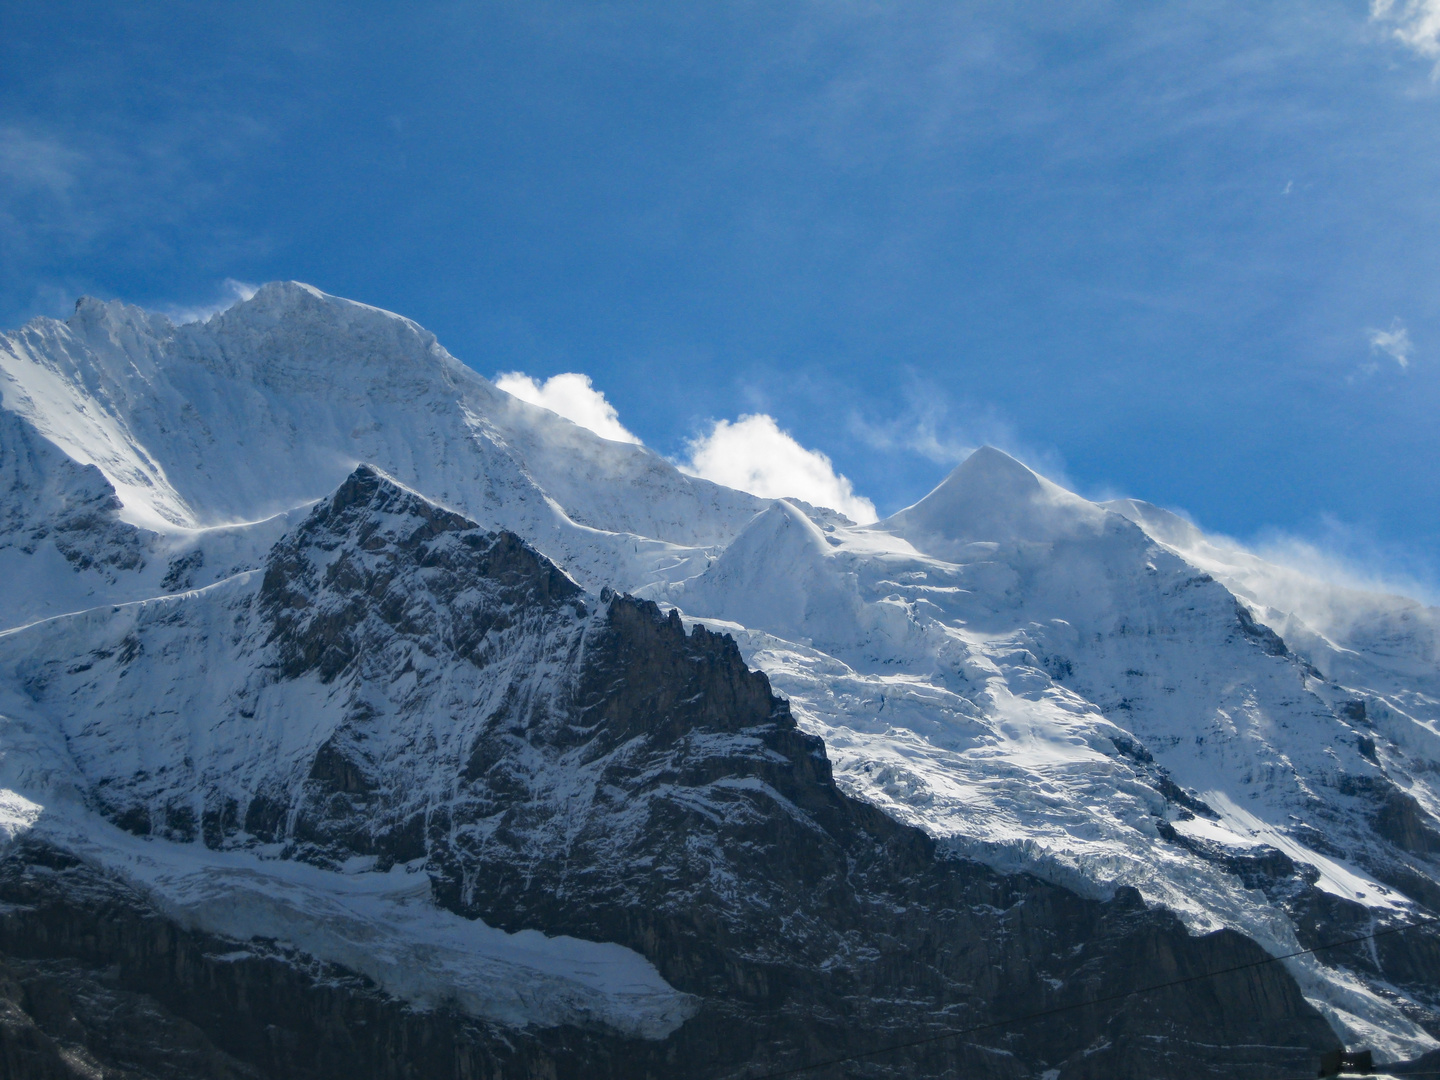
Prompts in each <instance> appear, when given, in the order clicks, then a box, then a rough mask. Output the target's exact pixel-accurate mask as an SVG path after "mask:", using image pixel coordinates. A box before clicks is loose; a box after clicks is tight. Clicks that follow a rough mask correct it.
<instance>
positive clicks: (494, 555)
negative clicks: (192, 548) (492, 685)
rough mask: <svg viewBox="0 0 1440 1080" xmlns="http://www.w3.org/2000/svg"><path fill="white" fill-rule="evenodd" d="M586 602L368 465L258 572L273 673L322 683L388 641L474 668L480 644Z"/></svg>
mask: <svg viewBox="0 0 1440 1080" xmlns="http://www.w3.org/2000/svg"><path fill="white" fill-rule="evenodd" d="M582 594H583V591H582V590H581V588H580V586H578V585H576V584H575V582H574V581H572V580H571V579H570V578H569V577H568V576H567V575H566V574H565V572H564V571H563V570H561V569H560V568H559V567H557V566H556V565H555V564H554V563H552V562H551V561H550V560H549V559H547V558H546V557H545V556H544V555H541V554H540V553H539V552H538V551H536V550H535V549H534V548H532V547H530V546H529V545H528V544H526V543H525V542H524V541H523V540H521V539H520V538H519V537H518V536H516V535H515V534H514V533H510V532H506V531H503V530H502V531H498V532H492V531H487V530H486V529H484V528H482V527H481V526H480V525H478V524H476V523H475V522H473V521H471V520H470V519H469V518H466V517H464V516H463V515H461V514H457V513H456V512H455V511H453V510H449V509H447V508H446V507H443V506H441V505H440V504H439V503H436V502H433V501H431V500H430V499H427V498H425V496H423V495H421V494H420V493H419V492H416V491H413V490H411V489H410V488H408V487H406V486H405V485H404V484H402V483H400V482H399V481H398V480H396V479H395V478H394V477H392V476H389V475H388V474H386V473H384V472H382V471H381V470H380V469H377V468H375V467H374V466H373V465H360V466H358V467H357V468H356V469H355V471H354V472H352V473H351V474H350V476H349V477H348V478H347V479H346V481H345V482H344V483H343V484H341V485H340V487H339V488H337V489H336V490H335V492H334V493H333V494H332V495H331V496H330V497H329V498H328V499H324V500H322V501H321V502H320V503H319V504H318V505H317V506H316V507H315V509H314V510H313V511H311V513H310V516H309V517H308V518H306V520H305V521H304V523H303V524H301V526H300V527H299V528H298V529H296V530H295V531H294V532H292V533H291V534H289V535H288V536H286V537H285V538H284V539H282V540H281V541H280V542H279V543H278V544H276V545H275V547H274V548H273V549H272V551H271V552H270V556H269V558H268V559H267V560H266V566H265V577H264V580H263V583H262V585H261V590H260V609H261V611H262V612H264V613H265V615H266V616H267V617H268V618H269V619H270V621H271V623H272V632H271V635H270V640H271V641H276V640H278V641H279V642H280V648H281V670H282V672H283V674H284V675H286V676H287V677H292V678H293V677H296V676H298V675H302V674H304V673H306V672H308V671H311V670H318V671H319V672H320V675H321V678H322V679H323V680H325V681H329V680H330V679H332V678H334V677H335V675H337V674H338V673H339V672H340V671H342V670H344V669H345V668H346V667H348V666H349V665H350V663H351V662H352V661H354V660H355V659H356V658H357V657H360V656H362V654H364V653H366V652H370V653H373V654H376V655H378V654H379V653H380V652H382V651H383V650H384V648H386V647H388V646H387V643H392V642H393V641H394V640H395V639H396V638H397V637H398V638H404V639H407V640H414V641H420V640H421V639H423V644H422V648H423V649H425V650H427V651H428V652H429V653H430V654H432V655H433V654H434V653H435V652H436V651H440V650H445V651H452V652H454V653H455V654H458V655H459V656H461V657H463V658H466V659H469V660H472V661H474V662H476V663H483V661H484V658H485V656H486V655H487V651H488V646H487V635H489V634H490V632H491V631H492V630H493V631H497V632H499V631H503V630H504V629H506V628H508V627H509V626H511V625H514V624H515V623H517V622H524V621H526V620H527V619H529V618H546V617H549V616H550V615H552V614H555V613H557V612H558V611H559V610H560V609H561V608H562V607H568V608H569V609H571V617H578V616H579V615H583V613H584V610H585V609H584V604H583V602H582V601H581V596H582Z"/></svg>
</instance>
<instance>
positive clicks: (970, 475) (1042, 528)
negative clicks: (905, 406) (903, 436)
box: [880, 446, 1105, 550]
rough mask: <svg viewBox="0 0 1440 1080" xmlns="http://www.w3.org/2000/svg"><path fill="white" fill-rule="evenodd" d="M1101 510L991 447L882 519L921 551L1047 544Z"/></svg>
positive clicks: (1094, 525) (1095, 523)
mask: <svg viewBox="0 0 1440 1080" xmlns="http://www.w3.org/2000/svg"><path fill="white" fill-rule="evenodd" d="M1104 518H1105V511H1104V510H1102V509H1101V508H1100V507H1098V506H1096V505H1095V504H1094V503H1091V502H1087V501H1086V500H1085V499H1082V498H1080V496H1078V495H1076V494H1074V493H1073V492H1070V491H1066V490H1065V489H1064V488H1062V487H1060V486H1059V485H1058V484H1054V483H1051V482H1050V481H1049V480H1046V479H1045V478H1044V477H1043V476H1040V475H1039V474H1037V473H1036V472H1034V471H1033V470H1031V469H1029V468H1027V467H1026V466H1025V465H1022V464H1021V463H1020V462H1018V461H1016V460H1015V459H1014V458H1013V457H1011V456H1010V455H1009V454H1006V453H1004V452H1003V451H1001V450H997V449H995V448H994V447H993V446H982V447H981V448H980V449H979V450H976V451H975V452H974V453H973V454H971V455H970V456H969V457H968V458H966V459H965V460H964V461H962V462H961V463H960V464H959V465H957V466H956V467H955V469H954V471H953V472H951V473H950V475H949V476H947V477H946V478H945V479H944V480H943V481H942V482H941V484H940V486H939V487H937V488H936V489H935V490H934V491H932V492H930V494H928V495H926V496H925V498H923V499H921V500H920V501H919V502H918V503H916V504H915V505H914V506H911V507H908V508H906V509H904V510H901V511H900V512H899V513H898V514H895V515H894V516H893V517H891V518H889V519H887V520H886V521H884V522H882V523H881V526H880V527H881V528H884V529H888V530H889V531H892V532H895V533H897V534H898V535H900V536H903V537H905V538H906V539H908V540H910V541H911V542H912V543H915V544H916V546H917V547H920V548H921V550H926V548H925V546H924V544H923V541H924V540H925V539H927V538H929V539H940V540H945V541H956V542H974V541H998V542H1001V543H1005V542H1013V541H1025V542H1031V543H1036V542H1041V543H1043V542H1047V541H1052V540H1056V539H1059V538H1060V537H1062V536H1067V535H1072V534H1074V533H1076V532H1079V531H1084V530H1089V531H1093V530H1095V529H1098V528H1099V527H1100V525H1101V523H1102V522H1103V521H1104Z"/></svg>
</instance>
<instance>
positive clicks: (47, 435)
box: [0, 282, 1440, 1080]
mask: <svg viewBox="0 0 1440 1080" xmlns="http://www.w3.org/2000/svg"><path fill="white" fill-rule="evenodd" d="M0 395H3V408H0V583H3V587H0V838H3V840H4V843H5V847H4V849H3V853H0V905H3V906H0V1006H3V1011H0V1059H3V1060H4V1062H5V1068H7V1069H8V1070H9V1072H8V1073H7V1075H13V1076H46V1077H49V1076H56V1077H71V1076H76V1077H78V1076H106V1077H110V1076H115V1077H120V1076H125V1077H129V1076H137V1077H141V1076H143V1077H150V1076H155V1077H162V1076H167V1077H168V1076H217V1077H218V1076H226V1077H229V1076H237V1077H238V1076H244V1077H250V1076H256V1077H262V1076H263V1077H282V1076H285V1077H288V1076H296V1077H301V1076H303V1077H317V1078H318V1077H330V1076H339V1075H341V1074H345V1075H347V1076H366V1077H371V1076H373V1077H408V1076H438V1075H454V1076H466V1077H470V1076H477V1077H478V1076H487V1077H488V1076H495V1077H501V1076H503V1077H511V1076H516V1077H519V1076H524V1077H530V1076H535V1077H539V1076H616V1077H620V1076H626V1077H629V1076H657V1077H658V1076H684V1077H697V1078H702V1077H703V1078H708V1077H717V1078H719V1077H735V1078H743V1077H749V1078H756V1077H760V1076H762V1075H768V1074H770V1073H774V1072H777V1071H783V1070H787V1069H802V1068H805V1069H810V1071H809V1072H807V1073H804V1075H813V1076H842V1075H844V1076H851V1075H854V1076H877V1077H879V1076H897V1077H898V1076H931V1075H933V1076H942V1075H943V1076H948V1075H955V1074H957V1072H958V1073H960V1074H963V1075H967V1076H972V1075H973V1076H983V1077H991V1076H993V1077H1044V1078H1046V1080H1060V1078H1064V1080H1071V1078H1078V1077H1102V1076H1104V1077H1117V1076H1137V1077H1138V1076H1175V1077H1189V1076H1207V1075H1208V1076H1217V1077H1220V1076H1223V1077H1237V1078H1238V1077H1249V1076H1260V1075H1291V1074H1294V1075H1300V1074H1302V1073H1309V1072H1310V1071H1311V1070H1313V1067H1314V1062H1315V1060H1316V1059H1317V1058H1318V1056H1319V1054H1320V1053H1321V1052H1322V1051H1324V1050H1329V1049H1332V1048H1334V1047H1338V1046H1341V1045H1345V1046H1350V1047H1362V1046H1363V1047H1367V1048H1371V1049H1373V1050H1374V1051H1375V1052H1376V1053H1377V1055H1378V1057H1379V1058H1380V1059H1382V1060H1390V1061H1412V1062H1413V1061H1426V1060H1427V1055H1428V1056H1429V1057H1428V1060H1429V1061H1432V1062H1433V1061H1435V1060H1436V1059H1437V1056H1440V1055H1437V1051H1440V933H1437V931H1436V929H1435V928H1434V927H1433V926H1428V925H1421V926H1418V927H1417V928H1413V929H1404V928H1405V927H1408V926H1410V925H1411V924H1416V923H1425V922H1426V920H1429V919H1432V918H1434V916H1435V913H1437V912H1440V779H1437V777H1440V726H1437V725H1440V610H1437V609H1435V608H1430V607H1426V606H1425V605H1423V604H1421V603H1418V602H1416V601H1413V600H1409V599H1406V598H1404V597H1400V596H1392V595H1384V594H1377V593H1366V592H1360V591H1356V590H1352V589H1346V588H1342V587H1340V586H1337V585H1334V584H1330V583H1327V582H1324V581H1319V580H1315V579H1312V578H1307V577H1305V576H1303V575H1301V574H1299V573H1297V572H1295V571H1293V570H1289V569H1286V568H1283V567H1279V566H1275V565H1271V564H1268V563H1266V562H1264V561H1263V560H1261V559H1259V558H1257V557H1256V556H1254V555H1253V554H1251V553H1249V552H1247V551H1245V550H1243V549H1241V548H1239V547H1237V546H1236V545H1233V544H1230V543H1228V542H1226V541H1224V540H1223V539H1220V538H1216V537H1211V536H1207V535H1206V534H1204V533H1203V532H1201V531H1200V530H1199V529H1197V528H1196V527H1195V526H1194V525H1192V524H1191V523H1190V522H1188V521H1187V520H1186V519H1184V518H1183V517H1180V516H1178V515H1176V514H1173V513H1170V512H1168V511H1165V510H1162V509H1160V508H1158V507H1155V506H1152V505H1149V504H1147V503H1143V502H1140V501H1137V500H1118V501H1112V502H1104V503H1096V502H1091V501H1088V500H1086V499H1083V498H1081V497H1080V496H1078V495H1076V494H1074V493H1072V492H1070V491H1067V490H1065V489H1064V488H1063V487H1061V486H1059V485H1057V484H1054V483H1052V482H1051V481H1050V480H1048V479H1046V478H1044V477H1042V476H1040V475H1038V474H1037V473H1035V472H1034V471H1032V470H1031V469H1029V468H1027V467H1026V466H1025V465H1023V464H1022V463H1020V462H1019V461H1017V460H1015V459H1014V458H1012V457H1010V456H1008V455H1006V454H1004V453H1002V452H1001V451H999V450H996V449H993V448H990V447H984V448H981V449H980V450H977V451H975V452H974V453H973V454H971V455H970V456H969V457H967V458H966V459H965V460H964V461H963V462H961V463H960V464H959V465H958V466H957V467H956V468H955V469H954V471H953V472H952V473H951V474H950V475H949V476H948V477H947V478H946V479H945V480H944V481H943V482H942V483H941V484H940V485H939V486H938V487H937V488H936V489H935V490H934V491H932V492H931V493H930V494H929V495H927V496H926V497H925V498H924V499H922V500H920V502H918V503H916V504H915V505H914V506H911V507H908V508H906V509H905V510H902V511H900V512H899V513H897V514H894V515H893V516H891V517H889V518H886V519H883V520H881V521H878V522H875V523H872V524H866V525H857V524H856V523H854V522H852V521H850V520H849V519H847V518H845V517H844V516H843V515H842V514H840V513H838V512H836V511H833V510H828V509H826V508H823V507H816V506H811V505H808V504H806V503H804V502H801V501H799V500H796V499H775V500H771V499H761V498H757V497H755V496H752V495H749V494H746V493H744V492H740V491H735V490H732V489H729V488H725V487H722V486H719V485H716V484H713V483H710V482H708V481H706V480H703V479H700V478H697V477H694V476H690V475H687V474H686V473H684V472H682V471H680V470H679V469H677V468H676V467H675V466H674V465H673V464H671V463H670V462H668V461H666V460H665V459H664V458H662V457H661V456H659V455H658V454H656V453H654V452H653V451H651V450H649V449H647V448H645V447H643V446H640V445H637V444H634V443H622V442H613V441H609V440H606V439H603V438H601V437H600V436H598V435H596V434H594V433H592V432H590V431H588V430H586V429H584V428H582V427H579V426H577V425H575V424H573V423H571V422H570V421H568V420H565V419H563V418H561V417H559V416H557V415H555V414H554V413H551V412H549V411H547V410H545V409H542V408H539V407H536V406H533V405H530V404H527V403H525V402H522V401H520V400H518V399H516V398H514V397H511V396H510V395H508V394H506V393H504V392H503V391H501V390H499V389H497V388H496V387H495V386H494V385H493V384H492V383H490V382H489V381H488V380H486V379H485V378H483V377H481V376H480V375H478V374H477V373H476V372H475V371H474V370H473V369H472V368H470V367H468V366H466V365H465V364H462V363H461V362H460V361H458V360H456V359H455V358H454V357H452V356H450V355H449V354H448V353H447V352H446V351H445V350H444V349H443V348H442V347H441V346H440V344H439V343H438V342H437V341H436V339H435V338H434V336H433V335H431V334H429V333H428V332H426V331H425V330H423V329H422V328H420V327H419V326H417V325H416V324H414V323H413V322H410V321H409V320H406V319H404V318H401V317H399V316H396V315H393V314H390V313H388V312H384V311H380V310H378V309H375V308H371V307H367V306H365V305H362V304H357V303H353V302H351V301H347V300H342V299H339V298H336V297H332V296H328V295H326V294H324V293H321V292H319V291H318V290H316V289H313V288H311V287H309V286H306V285H301V284H298V283H293V282H290V283H273V284H270V285H266V286H264V287H263V288H261V289H260V290H259V291H258V292H256V293H255V295H254V296H253V297H252V298H251V299H249V300H246V301H244V302H242V303H240V304H237V305H236V306H234V307H232V308H231V309H229V310H228V311H225V312H222V313H219V314H217V315H214V316H213V317H211V318H209V319H208V320H206V321H204V322H195V323H189V324H185V325H179V326H177V325H174V324H172V323H171V322H170V321H169V320H168V319H167V318H165V317H164V316H161V315H154V314H149V313H147V312H144V311H142V310H140V309H138V308H135V307H130V306H126V305H123V304H121V303H118V302H112V303H102V302H100V301H96V300H92V299H82V300H81V301H80V302H79V303H78V304H77V306H76V311H75V314H74V315H73V316H72V317H71V318H70V319H69V320H67V321H65V322H60V321H57V320H51V319H37V320H34V321H33V322H31V323H29V324H28V325H26V326H25V327H23V328H22V329H20V330H17V331H14V332H11V333H9V334H6V335H3V336H0ZM1337 942H1343V943H1345V944H1342V945H1340V946H1339V947H1333V948H1332V947H1330V946H1331V945H1332V944H1333V943H1337ZM1307 950H1314V951H1307ZM1268 957H1285V959H1283V960H1278V961H1276V962H1273V963H1272V962H1268V961H1267V958H1268ZM1153 987H1163V988H1162V989H1158V990H1152V989H1150V988H1153ZM1027 1017H1028V1018H1031V1019H1024V1018H1027ZM886 1048H894V1049H886ZM812 1066H813V1068H811V1067H812ZM1416 1067H1417V1068H1418V1067H1419V1066H1416ZM1297 1070H1299V1071H1298V1072H1297Z"/></svg>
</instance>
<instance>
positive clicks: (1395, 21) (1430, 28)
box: [1370, 0, 1440, 75]
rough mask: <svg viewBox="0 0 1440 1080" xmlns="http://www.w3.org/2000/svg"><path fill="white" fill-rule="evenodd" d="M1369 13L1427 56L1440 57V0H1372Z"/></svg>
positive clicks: (1398, 39) (1405, 43)
mask: <svg viewBox="0 0 1440 1080" xmlns="http://www.w3.org/2000/svg"><path fill="white" fill-rule="evenodd" d="M1370 17H1371V18H1372V19H1374V20H1375V21H1376V22H1379V23H1385V24H1387V25H1389V26H1390V27H1391V33H1392V34H1393V35H1394V37H1395V39H1396V40H1397V41H1399V42H1401V43H1402V44H1404V45H1406V46H1408V47H1409V48H1411V49H1413V50H1414V51H1415V52H1417V53H1419V54H1420V55H1421V56H1423V57H1425V58H1426V59H1427V60H1440V0H1370ZM1436 74H1437V75H1440V67H1437V68H1436Z"/></svg>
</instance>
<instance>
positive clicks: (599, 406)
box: [495, 371, 640, 443]
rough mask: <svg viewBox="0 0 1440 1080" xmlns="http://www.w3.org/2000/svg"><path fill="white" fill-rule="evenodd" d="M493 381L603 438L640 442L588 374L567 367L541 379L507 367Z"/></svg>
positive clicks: (519, 396)
mask: <svg viewBox="0 0 1440 1080" xmlns="http://www.w3.org/2000/svg"><path fill="white" fill-rule="evenodd" d="M495 385H496V386H498V387H499V388H500V389H501V390H504V391H505V392H506V393H507V394H513V395H515V397H517V398H519V399H520V400H521V401H528V402H529V403H530V404H531V405H539V406H540V407H541V408H544V409H549V410H550V411H551V412H554V413H559V414H560V415H561V416H563V417H565V419H566V420H570V421H572V422H574V423H576V424H579V425H580V426H581V427H583V428H589V429H590V430H591V431H593V432H595V434H596V435H599V436H601V437H602V438H605V439H613V440H614V441H615V442H628V443H639V442H640V440H639V439H638V438H636V437H635V435H634V434H633V433H632V432H630V431H627V430H626V428H625V426H624V425H623V424H621V423H620V414H619V413H617V412H616V411H615V406H614V405H611V404H610V402H608V401H606V400H605V395H604V394H602V393H601V392H600V391H599V390H596V389H595V387H594V385H593V384H592V383H591V382H590V376H589V375H582V374H580V373H579V372H578V371H567V372H565V373H564V374H563V375H552V376H551V377H550V378H548V379H546V380H545V381H544V382H543V383H541V382H537V381H536V380H534V379H532V378H531V377H530V376H529V375H526V374H525V373H524V372H521V371H507V372H503V373H501V374H499V375H496V376H495Z"/></svg>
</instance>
